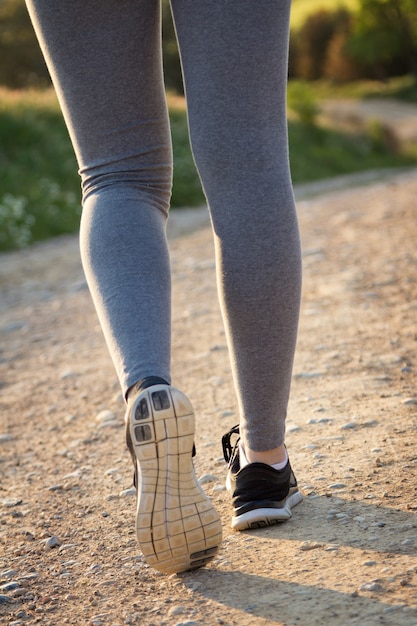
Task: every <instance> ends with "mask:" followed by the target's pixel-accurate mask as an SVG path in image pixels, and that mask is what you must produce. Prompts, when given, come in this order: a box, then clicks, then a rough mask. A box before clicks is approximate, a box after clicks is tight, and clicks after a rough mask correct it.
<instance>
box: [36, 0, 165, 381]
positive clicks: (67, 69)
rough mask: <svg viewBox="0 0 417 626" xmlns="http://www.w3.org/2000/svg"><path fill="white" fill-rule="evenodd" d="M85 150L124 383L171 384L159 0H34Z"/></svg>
mask: <svg viewBox="0 0 417 626" xmlns="http://www.w3.org/2000/svg"><path fill="white" fill-rule="evenodd" d="M27 4H28V8H29V12H30V14H31V17H32V20H33V23H34V25H35V28H36V31H37V35H38V38H39V41H40V44H41V47H42V49H43V52H44V55H45V58H46V60H47V63H48V66H49V69H50V72H51V75H52V78H53V81H54V85H55V88H56V90H57V93H58V96H59V99H60V103H61V106H62V109H63V112H64V115H65V118H66V122H67V125H68V129H69V132H70V134H71V138H72V141H73V144H74V148H75V151H76V155H77V159H78V163H79V168H80V174H81V177H82V189H83V216H82V223H81V252H82V260H83V265H84V269H85V273H86V276H87V280H88V284H89V287H90V290H91V293H92V296H93V300H94V303H95V306H96V309H97V312H98V316H99V319H100V322H101V325H102V328H103V330H104V334H105V337H106V340H107V344H108V346H109V349H110V353H111V356H112V358H113V361H114V363H115V366H116V370H117V373H118V376H119V379H120V382H121V385H122V388H123V390H124V392H125V393H126V391H127V389H128V388H129V387H131V386H132V385H133V384H134V383H136V382H137V381H139V380H141V379H143V378H145V377H147V376H159V377H161V378H162V379H164V380H166V381H168V382H170V266H169V258H168V249H167V242H166V234H165V225H166V217H167V213H168V206H169V199H170V193H171V170H172V156H171V143H170V134H169V127H168V117H167V111H166V103H165V93H164V85H163V76H162V61H161V41H160V15H159V13H160V8H159V2H158V0H118V1H117V2H115V1H114V0H71V2H64V1H62V0H28V2H27Z"/></svg>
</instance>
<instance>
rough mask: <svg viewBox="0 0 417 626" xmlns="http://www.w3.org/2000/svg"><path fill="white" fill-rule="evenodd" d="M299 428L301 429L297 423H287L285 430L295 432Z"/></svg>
mask: <svg viewBox="0 0 417 626" xmlns="http://www.w3.org/2000/svg"><path fill="white" fill-rule="evenodd" d="M299 430H302V429H301V426H298V424H288V425H287V432H289V433H296V432H297V431H299Z"/></svg>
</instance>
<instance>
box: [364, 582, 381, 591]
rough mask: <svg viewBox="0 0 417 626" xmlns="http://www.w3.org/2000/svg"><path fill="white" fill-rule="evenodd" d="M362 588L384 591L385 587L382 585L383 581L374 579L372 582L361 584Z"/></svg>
mask: <svg viewBox="0 0 417 626" xmlns="http://www.w3.org/2000/svg"><path fill="white" fill-rule="evenodd" d="M360 590H361V591H383V590H384V588H383V586H382V585H381V583H379V582H377V581H374V582H371V583H363V585H361V586H360Z"/></svg>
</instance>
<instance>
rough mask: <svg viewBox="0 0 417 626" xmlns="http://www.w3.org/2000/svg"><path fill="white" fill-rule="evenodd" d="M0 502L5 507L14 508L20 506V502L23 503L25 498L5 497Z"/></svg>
mask: <svg viewBox="0 0 417 626" xmlns="http://www.w3.org/2000/svg"><path fill="white" fill-rule="evenodd" d="M0 502H1V504H2V505H3V506H4V507H7V508H12V507H14V506H19V504H22V502H23V500H21V499H20V498H4V499H3V500H0Z"/></svg>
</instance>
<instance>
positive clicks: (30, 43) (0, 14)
mask: <svg viewBox="0 0 417 626" xmlns="http://www.w3.org/2000/svg"><path fill="white" fill-rule="evenodd" d="M162 5H163V14H162V16H163V17H162V30H163V51H164V68H165V83H166V86H167V89H169V90H170V91H175V92H177V93H183V86H182V77H181V67H180V61H179V55H178V48H177V41H176V37H175V31H174V26H173V23H172V18H171V11H170V8H169V0H163V3H162ZM50 83H51V81H50V78H49V74H48V70H47V68H46V65H45V62H44V60H43V57H42V54H41V51H40V49H39V45H38V42H37V40H36V36H35V33H34V31H33V28H32V24H31V22H30V19H29V15H28V12H27V9H26V6H25V0H0V84H2V85H6V86H7V87H12V88H22V87H45V86H48V85H50Z"/></svg>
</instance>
